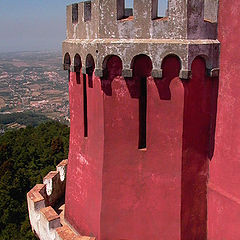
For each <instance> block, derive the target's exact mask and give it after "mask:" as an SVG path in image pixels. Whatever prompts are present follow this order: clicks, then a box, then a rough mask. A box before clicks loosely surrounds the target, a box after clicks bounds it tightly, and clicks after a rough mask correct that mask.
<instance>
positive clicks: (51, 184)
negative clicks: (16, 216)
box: [27, 160, 95, 240]
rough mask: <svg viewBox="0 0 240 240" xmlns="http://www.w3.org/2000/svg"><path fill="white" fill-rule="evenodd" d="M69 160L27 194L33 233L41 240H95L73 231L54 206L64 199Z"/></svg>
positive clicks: (59, 165) (64, 161)
mask: <svg viewBox="0 0 240 240" xmlns="http://www.w3.org/2000/svg"><path fill="white" fill-rule="evenodd" d="M67 162H68V161H67V160H63V161H62V162H61V163H60V164H58V166H57V167H56V171H51V172H50V173H48V174H47V176H45V177H44V179H43V184H37V185H35V186H34V187H33V188H32V189H31V190H30V191H29V192H28V193H27V203H28V213H29V219H30V223H31V226H32V230H33V232H34V233H35V234H36V236H37V237H38V238H39V239H40V240H70V239H71V240H95V238H94V237H85V236H80V235H78V234H77V233H76V232H75V231H73V230H72V229H71V228H70V226H68V225H67V224H66V222H65V221H64V220H61V219H60V215H59V214H58V213H57V212H56V211H55V210H54V206H55V205H56V204H57V203H58V202H59V201H60V200H61V199H63V198H64V194H65V187H66V172H67Z"/></svg>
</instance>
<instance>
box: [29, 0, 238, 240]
mask: <svg viewBox="0 0 240 240" xmlns="http://www.w3.org/2000/svg"><path fill="white" fill-rule="evenodd" d="M158 4H159V1H157V0H151V1H149V0H137V1H134V7H133V9H126V8H125V6H124V1H123V0H94V1H87V2H82V3H78V4H73V5H70V6H68V7H67V39H66V40H65V41H64V42H63V62H64V69H65V70H67V71H68V72H69V79H68V80H69V99H70V117H71V132H70V149H69V158H68V168H67V177H66V178H65V173H66V164H67V163H66V162H63V163H62V164H60V165H59V166H58V168H57V171H56V172H54V173H50V175H48V176H46V177H45V179H44V184H43V185H37V186H36V187H35V188H34V189H33V190H31V191H30V192H29V194H28V205H29V214H30V221H31V224H32V227H33V230H34V231H35V232H36V234H37V235H38V236H39V238H40V239H43V240H45V239H46V240H47V239H48V240H49V239H51V240H59V239H60V240H67V239H75V240H76V239H82V240H83V239H97V240H146V239H151V240H152V239H153V240H159V239H161V240H180V239H181V240H206V239H208V240H223V239H224V240H225V239H226V240H238V239H239V238H240V230H239V228H238V225H239V224H240V218H239V211H240V208H239V203H240V200H239V198H240V196H239V191H238V189H239V187H238V185H239V184H238V183H239V181H240V179H239V178H240V177H239V174H238V170H239V169H240V165H239V160H238V159H239V151H238V148H237V146H238V145H239V144H238V143H239V137H238V136H239V129H240V127H239V124H238V115H239V113H238V106H239V101H238V100H239V96H238V95H239V94H238V91H239V90H240V86H239V83H238V81H237V80H236V79H237V74H238V71H237V70H238V68H239V66H240V59H239V44H238V41H237V37H238V32H239V28H238V27H239V23H238V15H239V12H240V4H239V3H237V2H236V1H233V0H228V1H227V0H222V1H221V2H220V9H219V22H218V21H217V19H218V0H205V1H204V0H198V1H196V0H178V1H175V0H169V1H168V9H167V11H166V16H165V17H158V14H157V7H158ZM217 27H218V28H217ZM217 31H218V33H219V34H218V35H217ZM218 39H219V40H220V41H221V44H222V45H221V55H220V69H221V74H220V86H218V74H219V53H220V51H219V45H220V43H219V41H218ZM218 88H219V105H218V107H217V98H218ZM217 110H218V116H217V117H216V112H217ZM216 119H217V121H216ZM216 122H217V125H216V138H215V123H216ZM215 142H216V144H215ZM214 145H215V146H214ZM214 148H215V151H214ZM65 181H66V193H65V215H64V220H61V219H60V218H59V216H58V215H57V214H56V212H55V211H54V210H53V209H55V205H56V202H57V199H58V198H59V196H62V195H63V194H64V190H63V186H65ZM50 206H52V207H53V208H51V207H50ZM39 219H40V220H39ZM62 225H63V226H62ZM80 235H86V236H89V237H80Z"/></svg>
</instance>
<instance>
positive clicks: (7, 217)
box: [0, 115, 69, 240]
mask: <svg viewBox="0 0 240 240" xmlns="http://www.w3.org/2000/svg"><path fill="white" fill-rule="evenodd" d="M17 116H19V115H17ZM20 116H21V118H20V119H22V120H21V121H22V122H21V123H26V122H24V120H23V118H24V116H25V117H26V115H20ZM13 120H15V119H13ZM2 121H5V122H6V121H7V120H3V119H2ZM8 121H9V120H8ZM26 121H30V120H26ZM32 123H33V124H32V125H34V121H33V122H32ZM68 146H69V127H67V126H66V125H63V124H61V123H59V122H46V123H42V124H40V125H39V126H37V127H33V126H27V127H26V128H24V129H19V130H11V131H7V132H6V133H5V134H4V135H2V136H0V240H13V239H17V240H34V239H36V238H35V236H34V235H33V233H32V231H31V226H30V224H29V219H28V211H27V201H26V193H27V192H28V191H29V190H30V189H31V188H32V187H33V186H34V185H35V184H37V183H41V182H42V179H43V177H44V176H45V175H46V174H47V173H48V172H49V171H51V170H54V169H55V166H56V165H57V164H58V163H59V162H60V161H61V160H63V159H66V158H67V157H68Z"/></svg>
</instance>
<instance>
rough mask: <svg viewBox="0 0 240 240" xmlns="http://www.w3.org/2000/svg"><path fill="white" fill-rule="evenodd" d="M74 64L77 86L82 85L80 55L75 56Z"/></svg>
mask: <svg viewBox="0 0 240 240" xmlns="http://www.w3.org/2000/svg"><path fill="white" fill-rule="evenodd" d="M73 64H74V72H76V80H77V84H80V70H81V68H82V61H81V57H80V55H79V54H78V53H77V54H76V55H75V56H74V62H73Z"/></svg>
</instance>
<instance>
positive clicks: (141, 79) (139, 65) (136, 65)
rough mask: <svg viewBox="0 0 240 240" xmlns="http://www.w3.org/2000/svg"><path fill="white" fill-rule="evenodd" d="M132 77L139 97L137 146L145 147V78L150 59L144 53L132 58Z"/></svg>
mask: <svg viewBox="0 0 240 240" xmlns="http://www.w3.org/2000/svg"><path fill="white" fill-rule="evenodd" d="M131 65H132V69H133V78H134V80H135V81H136V82H137V84H136V85H137V88H138V99H139V141H138V148H139V149H145V148H146V147H147V143H146V137H147V78H148V77H149V76H151V72H152V61H151V59H150V58H149V57H148V56H147V55H144V54H140V55H137V56H135V57H134V58H133V60H132V64H131Z"/></svg>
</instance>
